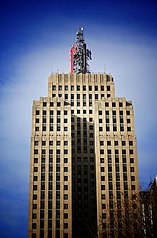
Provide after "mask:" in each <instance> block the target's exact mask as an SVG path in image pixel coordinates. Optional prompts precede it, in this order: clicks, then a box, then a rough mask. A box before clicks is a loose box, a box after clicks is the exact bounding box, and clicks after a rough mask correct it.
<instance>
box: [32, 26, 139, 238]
mask: <svg viewBox="0 0 157 238" xmlns="http://www.w3.org/2000/svg"><path fill="white" fill-rule="evenodd" d="M70 53H71V73H70V74H52V75H50V77H49V80H48V97H41V98H40V99H39V100H37V101H34V102H33V110H32V111H33V113H32V137H31V158H30V195H29V222H28V223H29V229H28V237H29V238H72V237H73V238H77V237H79V238H88V237H99V238H102V237H122V236H120V234H118V233H119V231H117V230H116V229H115V227H116V225H117V224H118V226H120V224H122V223H120V219H121V218H120V217H119V219H118V221H119V223H118V221H117V219H115V215H114V212H115V211H117V209H121V208H120V207H122V206H123V205H122V204H123V200H124V199H125V198H129V197H132V196H133V195H135V193H136V192H137V191H138V170H137V150H136V137H135V133H134V113H133V106H132V102H131V101H127V100H126V99H125V98H118V97H115V90H114V80H113V77H112V75H110V74H106V73H104V74H94V73H90V72H89V68H88V59H91V52H90V51H89V50H88V49H86V43H85V41H84V39H83V29H80V30H79V31H78V32H77V42H76V46H73V47H72V48H71V50H70ZM122 213H123V212H122ZM121 215H122V216H124V214H121ZM108 224H110V228H109V230H108V229H107V227H108ZM125 232H126V233H127V231H125ZM97 235H98V236H97ZM110 235H112V236H110ZM123 237H125V236H123ZM128 237H129V236H128ZM130 237H133V236H130Z"/></svg>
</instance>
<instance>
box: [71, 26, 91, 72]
mask: <svg viewBox="0 0 157 238" xmlns="http://www.w3.org/2000/svg"><path fill="white" fill-rule="evenodd" d="M83 30H84V29H83V28H82V27H81V28H79V30H78V31H77V32H76V45H75V46H74V45H73V46H72V47H71V49H70V73H71V74H73V73H77V74H80V73H83V74H85V73H89V64H88V60H91V59H92V58H91V54H92V53H91V51H90V50H88V49H87V48H86V42H85V40H84V38H83Z"/></svg>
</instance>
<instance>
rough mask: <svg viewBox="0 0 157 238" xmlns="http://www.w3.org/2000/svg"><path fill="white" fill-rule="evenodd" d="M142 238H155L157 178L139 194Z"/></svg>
mask: <svg viewBox="0 0 157 238" xmlns="http://www.w3.org/2000/svg"><path fill="white" fill-rule="evenodd" d="M140 197H141V212H142V237H144V238H151V237H153V238H155V237H156V234H157V176H156V177H155V179H154V181H153V182H151V183H150V185H149V188H148V189H147V190H146V191H141V192H140Z"/></svg>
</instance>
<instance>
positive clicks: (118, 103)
mask: <svg viewBox="0 0 157 238" xmlns="http://www.w3.org/2000/svg"><path fill="white" fill-rule="evenodd" d="M74 95H75V94H71V96H70V99H71V100H72V101H71V102H73V100H74ZM92 95H93V94H89V100H91V99H92V98H93V97H92ZM95 95H97V94H95ZM61 96H62V95H60V97H61ZM101 97H104V94H101ZM64 98H65V99H66V100H68V99H69V94H64ZM76 98H77V102H80V94H77V95H76ZM95 99H98V96H96V97H95ZM85 100H86V94H83V102H84V101H85ZM90 102H91V101H90ZM47 105H48V104H47V102H43V107H46V106H47ZM66 105H68V104H66ZM109 105H110V103H109V102H105V107H109ZM53 106H54V102H50V107H53ZM60 106H61V102H57V107H60ZM117 106H119V107H123V106H128V102H125V103H123V102H112V107H117Z"/></svg>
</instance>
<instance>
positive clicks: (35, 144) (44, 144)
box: [34, 140, 68, 146]
mask: <svg viewBox="0 0 157 238" xmlns="http://www.w3.org/2000/svg"><path fill="white" fill-rule="evenodd" d="M38 145H39V141H34V146H38ZM60 145H61V141H56V146H60ZM67 145H68V141H64V146H67ZM42 146H46V141H45V140H44V141H42ZM49 146H53V141H49Z"/></svg>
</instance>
